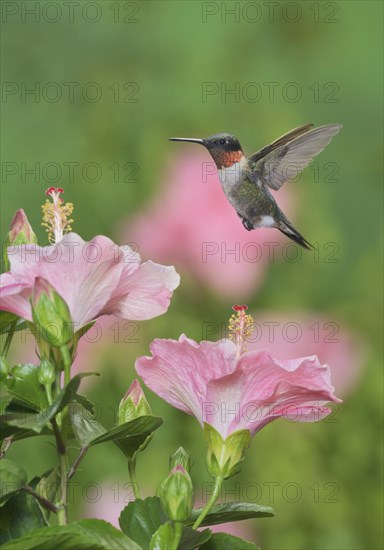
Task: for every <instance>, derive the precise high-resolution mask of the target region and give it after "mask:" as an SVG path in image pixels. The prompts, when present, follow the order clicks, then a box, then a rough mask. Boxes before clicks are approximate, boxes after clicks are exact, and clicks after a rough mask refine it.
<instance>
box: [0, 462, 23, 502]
mask: <svg viewBox="0 0 384 550" xmlns="http://www.w3.org/2000/svg"><path fill="white" fill-rule="evenodd" d="M26 483H27V474H26V473H25V472H24V470H23V469H22V468H20V467H19V466H18V465H17V464H16V462H13V461H12V460H7V459H6V458H4V459H3V460H1V461H0V502H5V501H6V500H7V499H8V498H10V496H11V495H13V494H14V493H17V492H18V491H19V490H20V488H21V487H22V486H23V485H25V484H26Z"/></svg>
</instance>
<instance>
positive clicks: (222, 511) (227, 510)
mask: <svg viewBox="0 0 384 550" xmlns="http://www.w3.org/2000/svg"><path fill="white" fill-rule="evenodd" d="M201 511H202V508H198V509H196V510H193V512H192V514H191V517H190V518H189V519H188V521H187V525H193V523H194V522H195V521H196V519H197V518H198V517H199V515H200V513H201ZM274 515H275V512H274V511H273V510H272V508H269V506H260V505H259V504H253V503H250V502H229V503H228V504H216V505H215V506H213V508H212V509H211V511H210V512H209V514H207V516H206V517H205V518H204V520H203V521H202V523H201V525H202V526H204V525H217V524H218V523H227V522H230V521H241V520H243V519H252V518H269V517H273V516H274Z"/></svg>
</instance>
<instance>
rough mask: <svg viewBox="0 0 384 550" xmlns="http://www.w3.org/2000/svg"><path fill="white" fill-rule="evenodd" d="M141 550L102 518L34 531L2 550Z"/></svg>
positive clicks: (8, 544) (9, 543)
mask: <svg viewBox="0 0 384 550" xmlns="http://www.w3.org/2000/svg"><path fill="white" fill-rule="evenodd" d="M52 548H60V550H141V549H140V546H138V545H137V544H136V543H135V542H133V541H132V540H131V539H130V538H128V537H127V536H126V535H124V534H123V533H122V532H121V531H119V530H118V529H115V527H113V526H112V525H110V524H109V523H107V522H106V521H103V520H101V519H82V520H80V521H76V522H74V523H70V524H69V525H55V526H51V527H44V528H43V529H37V530H36V531H32V532H31V533H29V534H28V535H25V536H24V537H22V538H20V539H17V540H14V541H12V542H8V543H7V544H5V545H4V546H3V547H2V550H21V549H22V550H52Z"/></svg>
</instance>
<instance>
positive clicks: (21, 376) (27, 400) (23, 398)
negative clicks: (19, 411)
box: [5, 363, 48, 411]
mask: <svg viewBox="0 0 384 550" xmlns="http://www.w3.org/2000/svg"><path fill="white" fill-rule="evenodd" d="M38 368H39V367H38V366H37V365H34V364H32V363H27V364H25V365H16V366H15V367H13V369H12V370H11V378H8V379H7V380H6V381H5V383H6V385H7V387H8V390H9V392H10V393H11V394H12V395H13V396H14V398H15V401H16V402H17V403H21V404H22V405H26V406H27V407H29V408H31V409H33V410H35V411H41V410H42V409H45V408H46V407H47V406H48V401H47V396H46V394H45V391H44V388H43V386H42V385H41V384H40V382H39V381H38V377H37V373H38Z"/></svg>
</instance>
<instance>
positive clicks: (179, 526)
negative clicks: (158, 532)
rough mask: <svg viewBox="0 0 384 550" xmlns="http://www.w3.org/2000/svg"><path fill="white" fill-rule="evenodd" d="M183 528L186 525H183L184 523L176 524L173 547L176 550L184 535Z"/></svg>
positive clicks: (176, 522)
mask: <svg viewBox="0 0 384 550" xmlns="http://www.w3.org/2000/svg"><path fill="white" fill-rule="evenodd" d="M183 527H184V524H183V522H182V521H175V523H174V536H173V545H172V548H174V550H177V548H178V546H179V542H180V539H181V536H182V534H183Z"/></svg>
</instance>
